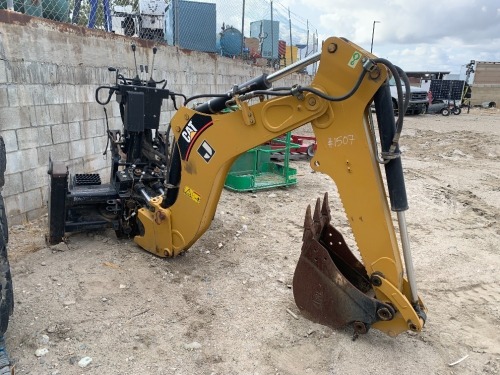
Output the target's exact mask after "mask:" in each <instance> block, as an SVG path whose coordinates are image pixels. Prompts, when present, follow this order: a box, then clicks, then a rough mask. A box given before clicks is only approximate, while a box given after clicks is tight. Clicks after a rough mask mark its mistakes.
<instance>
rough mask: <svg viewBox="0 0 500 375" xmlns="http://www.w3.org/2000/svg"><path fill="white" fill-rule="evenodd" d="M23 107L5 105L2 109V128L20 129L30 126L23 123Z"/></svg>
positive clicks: (0, 117)
mask: <svg viewBox="0 0 500 375" xmlns="http://www.w3.org/2000/svg"><path fill="white" fill-rule="evenodd" d="M21 118H22V116H21V107H5V108H2V110H1V111H0V124H1V125H2V130H9V129H20V128H23V127H27V126H29V122H28V123H27V124H26V123H25V124H22V123H21ZM28 118H29V117H28Z"/></svg>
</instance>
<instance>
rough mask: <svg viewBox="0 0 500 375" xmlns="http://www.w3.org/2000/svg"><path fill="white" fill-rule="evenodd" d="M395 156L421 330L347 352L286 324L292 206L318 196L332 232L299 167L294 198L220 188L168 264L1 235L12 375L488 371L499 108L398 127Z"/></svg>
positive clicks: (129, 250)
mask: <svg viewBox="0 0 500 375" xmlns="http://www.w3.org/2000/svg"><path fill="white" fill-rule="evenodd" d="M401 145H402V151H403V157H404V159H403V164H404V167H405V171H406V184H407V189H408V195H409V203H410V210H409V211H408V212H407V215H406V216H407V221H408V227H409V228H408V229H409V233H410V241H411V245H412V252H413V257H414V263H415V269H416V276H417V283H418V287H419V292H420V294H421V296H422V298H423V299H424V301H425V303H426V305H427V307H428V310H429V311H428V321H427V324H426V327H425V328H424V331H423V332H422V333H421V334H418V335H416V334H413V333H405V334H401V335H400V336H398V337H397V338H390V337H388V336H386V335H384V334H382V333H380V332H378V331H376V330H370V331H369V333H368V334H367V335H363V336H360V337H359V338H358V339H357V340H356V341H353V339H352V338H353V335H352V331H351V330H350V329H343V330H332V329H329V328H326V327H323V326H320V325H317V324H314V323H311V322H310V321H308V320H305V319H304V318H303V317H302V316H301V315H300V313H299V311H298V309H297V307H296V306H295V303H294V300H293V294H292V290H291V283H292V277H293V272H294V269H295V264H296V261H297V259H298V257H299V254H300V248H301V238H302V224H303V219H304V213H305V209H306V206H307V204H313V203H314V202H315V200H316V198H317V197H322V196H323V194H324V192H325V191H329V192H330V204H331V208H332V214H333V220H332V221H333V224H334V225H335V226H336V227H337V228H339V229H340V230H341V231H343V232H345V230H346V228H347V224H346V221H345V219H344V217H343V216H344V215H343V213H342V210H339V207H340V203H339V202H338V199H336V198H335V194H334V192H335V188H334V186H333V184H332V183H331V181H330V180H329V179H328V178H326V177H325V176H324V175H321V174H319V173H311V169H310V167H309V163H308V161H306V160H302V161H300V160H299V161H293V162H292V166H293V167H294V168H296V169H297V174H298V184H297V185H296V186H295V187H291V188H280V189H274V190H267V191H259V192H255V193H234V192H230V191H226V190H225V191H224V192H223V194H222V199H221V202H220V205H219V207H218V211H217V214H216V217H215V220H214V222H213V224H212V227H211V230H209V231H208V232H207V233H206V234H205V235H204V236H203V237H202V238H201V239H200V240H199V241H198V242H197V243H196V245H195V246H193V247H192V248H191V249H190V250H189V251H188V252H187V253H186V254H185V255H183V256H180V257H178V258H175V259H160V258H157V257H154V256H152V255H150V254H149V253H146V252H144V251H142V250H141V249H140V248H138V247H137V246H136V245H135V244H134V243H133V242H130V241H125V240H117V239H116V238H115V236H114V233H112V232H101V233H89V234H76V235H71V236H70V237H69V241H68V246H58V247H56V248H47V247H46V246H45V243H44V234H45V231H46V218H43V219H41V220H39V221H37V222H32V223H26V224H25V225H22V226H14V227H11V228H10V233H11V237H10V238H11V241H10V244H9V249H10V257H11V266H12V273H13V278H14V288H15V299H16V306H15V312H14V315H13V317H12V319H11V323H10V326H9V330H8V334H7V344H8V347H9V348H10V354H11V357H12V358H13V359H14V361H15V362H16V373H17V374H40V375H43V374H53V375H55V374H105V375H108V374H109V375H115V374H178V375H181V374H186V375H189V374H214V375H215V374H283V375H284V374H290V375H291V374H318V375H320V374H321V375H322V374H348V375H355V374H371V375H374V374H385V375H386V374H480V373H484V374H498V373H500V334H499V332H500V272H499V271H500V253H499V251H500V250H499V245H500V226H499V224H498V221H499V218H500V216H499V214H500V163H499V160H500V111H499V110H496V109H491V110H478V109H474V110H471V113H470V114H467V113H463V114H461V115H459V116H450V117H443V116H441V115H421V116H410V117H407V118H406V121H405V129H404V132H403V137H402V140H401ZM348 242H349V244H350V245H351V246H353V245H354V243H353V240H352V239H350V240H349V239H348ZM287 310H290V311H291V312H292V313H293V314H295V315H296V317H294V316H293V315H292V314H290V312H289V311H287ZM43 349H46V350H43ZM37 355H39V356H37ZM85 357H90V358H91V362H90V364H88V365H87V366H86V367H80V366H79V362H80V361H81V360H82V359H85ZM460 359H463V360H462V361H461V362H460V363H457V364H454V365H451V364H453V363H454V362H456V361H458V360H460ZM87 361H88V362H89V361H90V359H88V358H87Z"/></svg>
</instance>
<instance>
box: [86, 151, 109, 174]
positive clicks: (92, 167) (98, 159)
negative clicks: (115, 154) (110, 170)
mask: <svg viewBox="0 0 500 375" xmlns="http://www.w3.org/2000/svg"><path fill="white" fill-rule="evenodd" d="M108 166H109V165H108V162H107V158H105V157H104V156H103V155H100V154H96V155H88V156H87V157H85V158H84V164H83V170H84V173H95V171H98V170H100V169H104V168H106V167H108Z"/></svg>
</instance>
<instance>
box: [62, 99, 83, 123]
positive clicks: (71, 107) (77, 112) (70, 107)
mask: <svg viewBox="0 0 500 375" xmlns="http://www.w3.org/2000/svg"><path fill="white" fill-rule="evenodd" d="M66 109H67V112H68V122H75V121H83V120H85V111H84V104H82V103H68V104H66Z"/></svg>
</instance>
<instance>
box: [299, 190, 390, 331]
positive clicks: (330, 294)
mask: <svg viewBox="0 0 500 375" xmlns="http://www.w3.org/2000/svg"><path fill="white" fill-rule="evenodd" d="M320 207H321V208H320ZM330 217H331V216H330V208H329V204H328V195H327V194H325V198H324V200H323V205H322V206H321V205H320V200H319V199H318V201H317V202H316V209H315V211H314V215H313V217H311V206H308V207H307V210H306V217H305V220H304V235H303V244H302V252H301V255H300V258H299V261H298V263H297V267H296V269H295V274H294V277H293V294H294V298H295V303H296V304H297V307H298V308H299V309H300V311H301V313H302V315H303V316H304V317H306V318H307V319H309V320H312V321H313V322H316V323H320V324H324V325H327V326H329V327H332V328H339V327H342V326H345V325H353V326H355V325H356V324H358V325H359V324H360V323H363V324H364V325H365V326H366V327H367V329H368V328H369V327H370V326H371V325H372V324H373V323H375V322H377V321H379V320H380V319H381V318H380V316H379V315H378V314H377V311H379V309H381V308H390V306H388V305H386V304H384V303H382V302H380V301H378V300H376V299H375V298H373V295H374V293H373V289H372V287H371V284H370V281H369V278H368V274H367V272H366V270H365V267H364V266H363V264H362V263H361V262H360V261H359V260H358V259H357V258H356V256H354V254H352V252H351V250H350V249H349V247H348V246H347V244H346V243H345V240H344V238H343V237H342V235H341V234H340V232H338V231H337V230H336V229H335V228H334V227H333V226H332V225H331V224H330V222H329V221H330Z"/></svg>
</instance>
